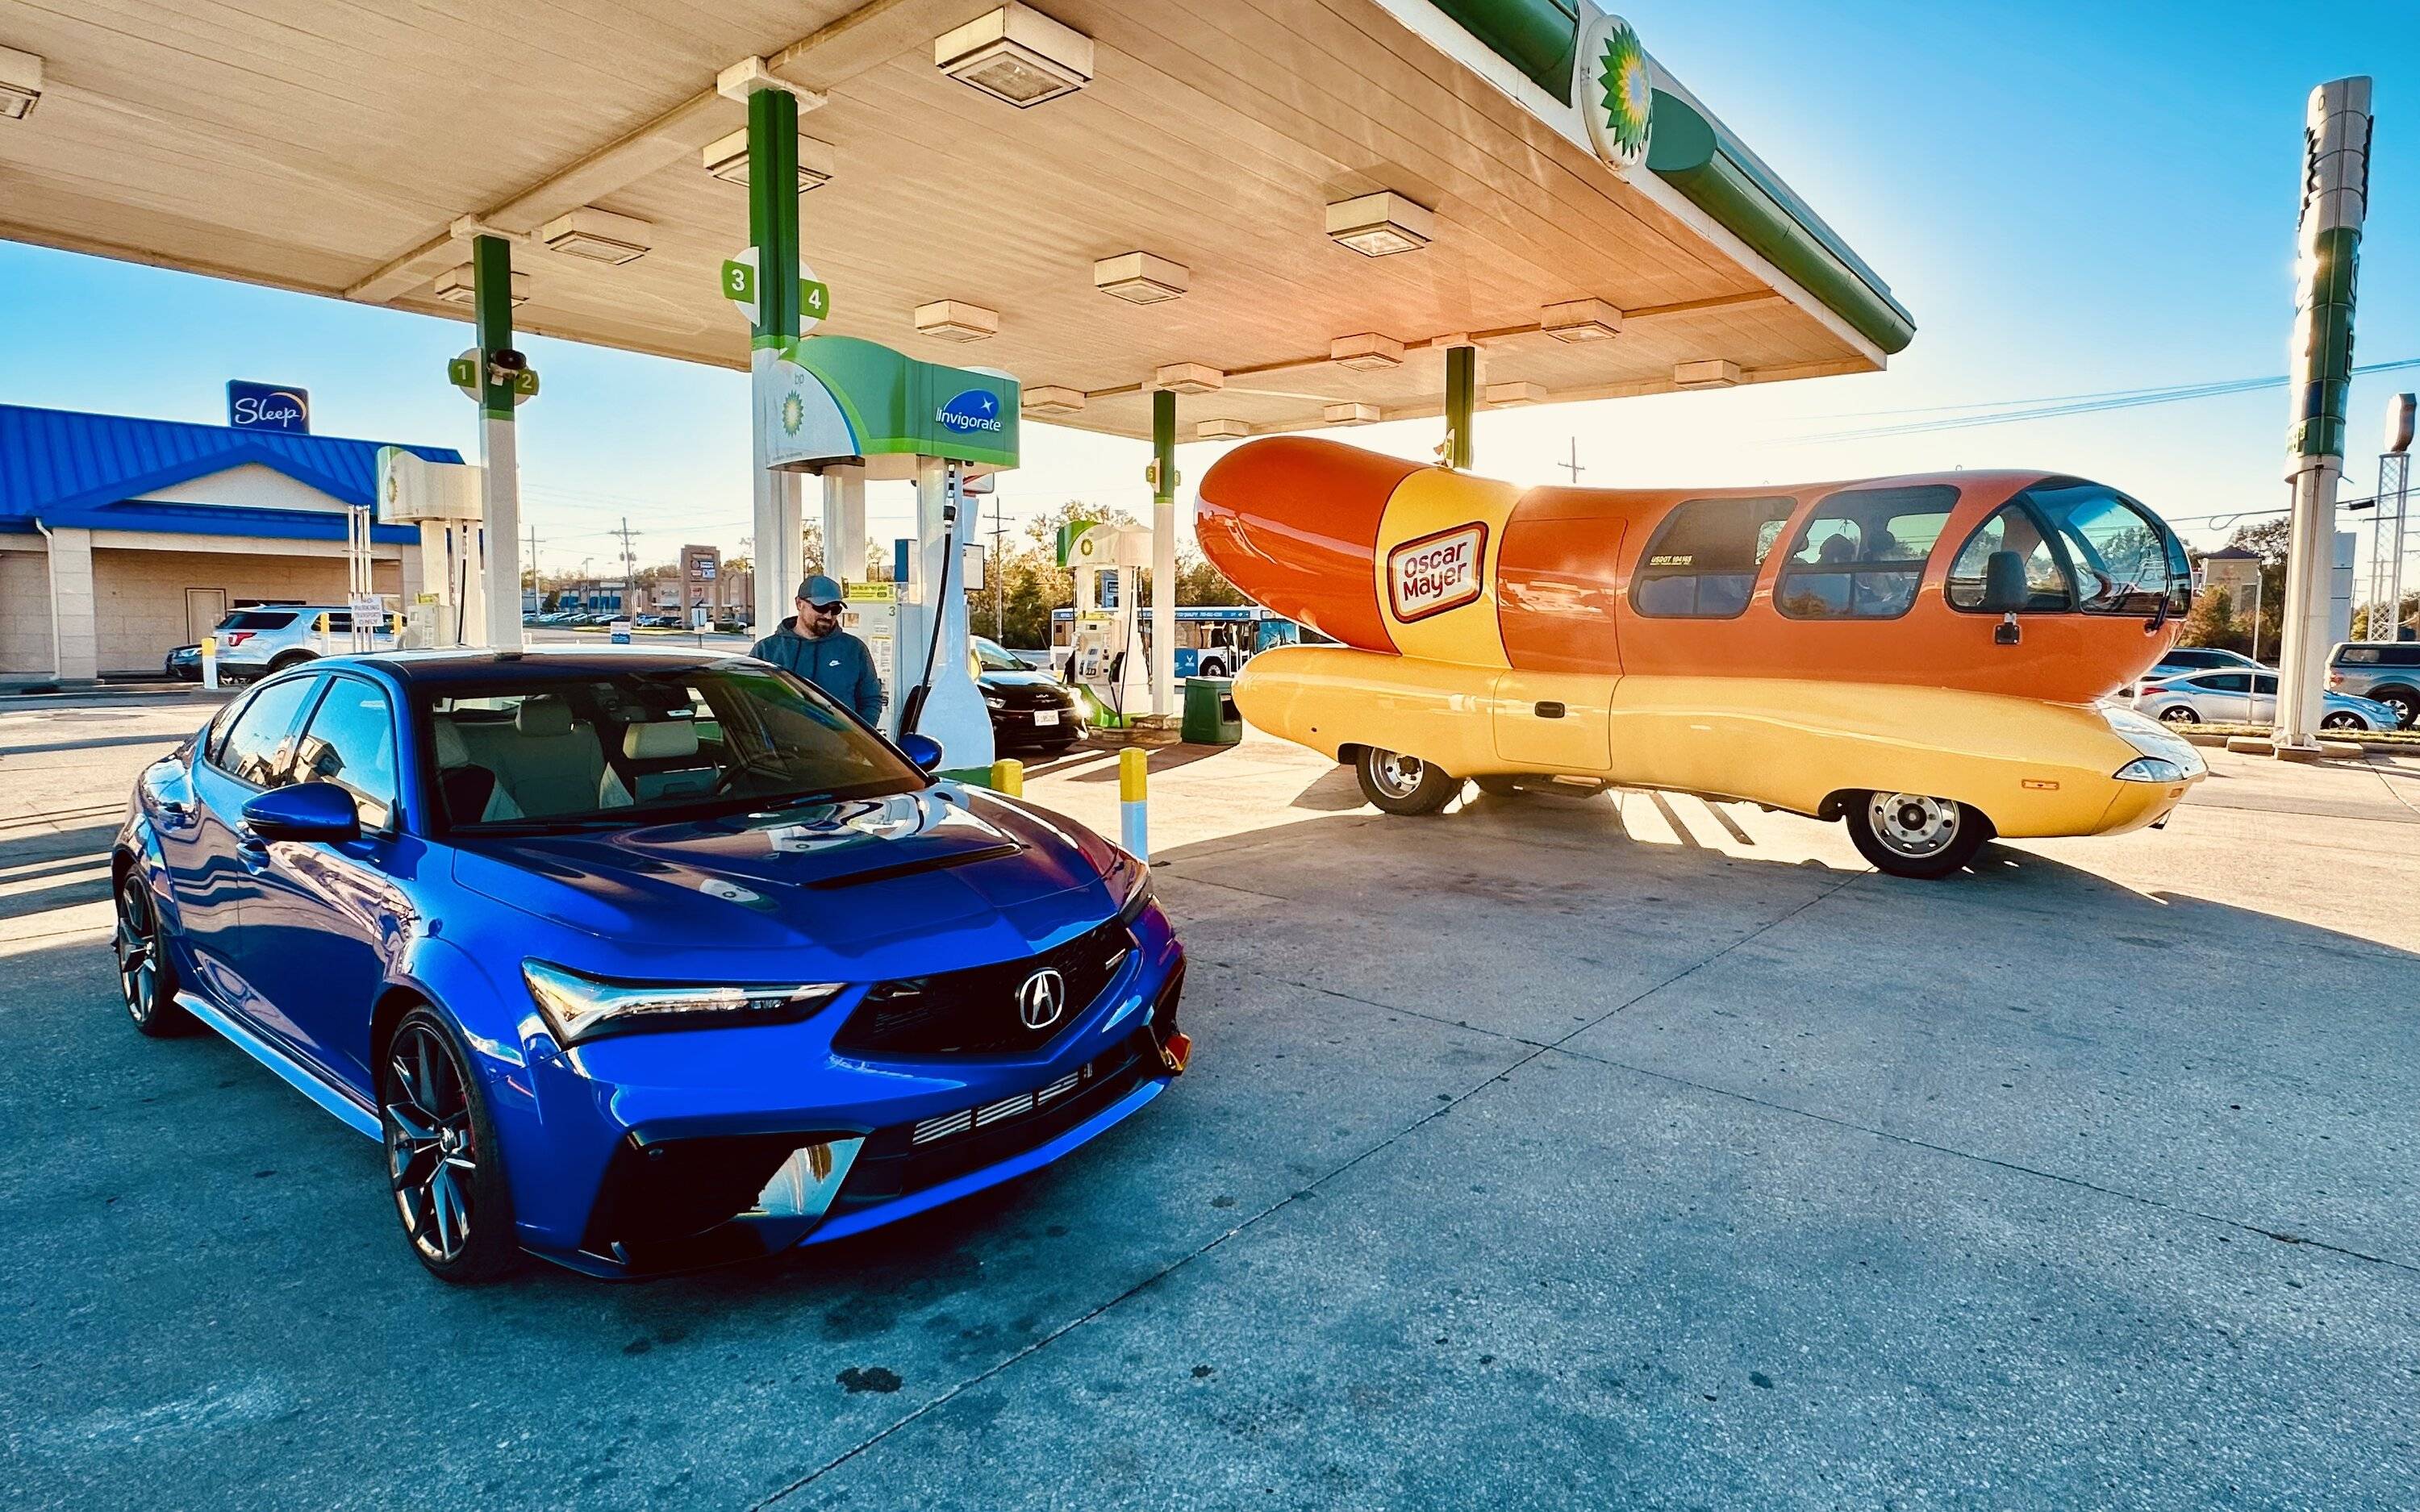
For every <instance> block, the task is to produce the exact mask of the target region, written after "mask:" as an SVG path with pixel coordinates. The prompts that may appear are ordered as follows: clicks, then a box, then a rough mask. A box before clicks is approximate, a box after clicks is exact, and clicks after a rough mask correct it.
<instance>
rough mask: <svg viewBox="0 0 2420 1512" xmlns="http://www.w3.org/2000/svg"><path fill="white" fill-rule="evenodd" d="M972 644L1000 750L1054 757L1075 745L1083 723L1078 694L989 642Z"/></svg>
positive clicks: (978, 684)
mask: <svg viewBox="0 0 2420 1512" xmlns="http://www.w3.org/2000/svg"><path fill="white" fill-rule="evenodd" d="M971 644H972V647H973V656H974V663H975V668H974V672H975V686H976V687H978V688H980V689H981V690H982V691H983V701H984V707H985V709H987V710H989V711H990V712H991V738H992V742H993V744H995V745H997V746H999V747H1000V748H1001V749H1002V750H1008V749H1013V748H1021V747H1039V748H1042V749H1043V750H1045V751H1047V752H1049V753H1050V754H1052V755H1062V754H1064V753H1065V751H1066V750H1067V748H1069V747H1071V746H1073V745H1074V744H1076V742H1077V740H1078V738H1079V737H1081V736H1082V734H1083V733H1084V719H1083V715H1082V713H1081V711H1080V706H1079V705H1078V703H1077V702H1076V692H1075V689H1073V688H1071V687H1067V686H1066V685H1065V684H1064V683H1062V682H1060V681H1059V679H1057V678H1056V677H1053V676H1051V675H1050V674H1049V673H1048V672H1047V671H1040V670H1038V669H1036V668H1034V667H1032V666H1031V665H1029V664H1028V663H1027V662H1026V661H1024V660H1023V659H1022V658H1021V657H1019V656H1017V655H1016V653H1015V652H1013V651H1010V650H1007V649H1006V648H1004V647H1003V646H1001V643H1000V642H999V641H997V640H991V639H990V638H989V637H987V636H980V635H979V636H975V637H973V638H972V641H971Z"/></svg>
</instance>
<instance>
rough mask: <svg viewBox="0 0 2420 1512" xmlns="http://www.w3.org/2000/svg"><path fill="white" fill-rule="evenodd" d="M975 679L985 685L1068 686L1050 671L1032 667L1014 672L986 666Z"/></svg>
mask: <svg viewBox="0 0 2420 1512" xmlns="http://www.w3.org/2000/svg"><path fill="white" fill-rule="evenodd" d="M975 680H976V681H977V682H979V683H981V684H982V685H983V686H984V687H1057V688H1063V687H1065V686H1066V685H1064V684H1063V683H1062V682H1060V681H1059V679H1057V678H1056V677H1053V676H1051V675H1050V674H1049V673H1048V672H1046V671H1040V670H1039V669H1032V668H1029V669H1027V670H1026V671H1014V672H1012V671H1001V670H999V669H997V668H991V667H986V668H985V669H984V672H983V675H982V676H981V677H979V678H977V679H975Z"/></svg>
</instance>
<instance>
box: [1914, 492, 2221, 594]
mask: <svg viewBox="0 0 2420 1512" xmlns="http://www.w3.org/2000/svg"><path fill="white" fill-rule="evenodd" d="M2002 550H2007V551H2015V552H2017V553H2018V554H2020V555H2021V556H2023V557H2024V563H2025V581H2026V583H2027V585H2028V586H2029V587H2030V588H2031V590H2032V596H2031V598H2030V600H2029V601H2028V602H2027V604H2026V609H2028V610H2030V611H2032V612H2036V613H2041V612H2061V611H2065V610H2069V609H2082V610H2084V612H2086V613H2087V614H2141V615H2151V614H2157V613H2159V612H2161V609H2162V608H2163V605H2164V606H2165V609H2166V612H2168V613H2170V614H2182V613H2184V612H2185V611H2186V610H2187V609H2190V608H2192V605H2193V568H2192V566H2191V564H2190V563H2188V562H2187V561H2186V560H2185V554H2184V545H2183V543H2182V542H2180V541H2179V540H2178V539H2177V538H2176V536H2175V535H2174V534H2173V533H2172V532H2169V531H2168V530H2167V528H2166V527H2164V526H2163V525H2162V524H2161V523H2160V522H2159V521H2158V520H2157V519H2156V518H2154V517H2152V516H2151V514H2150V513H2149V511H2148V510H2145V509H2144V508H2143V507H2142V506H2141V505H2139V504H2136V503H2135V502H2134V501H2133V500H2130V499H2128V498H2126V497H2125V496H2124V495H2122V494H2120V493H2118V492H2117V491H2116V490H2114V489H2111V488H2105V487H2103V486H2101V485H2099V484H2097V483H2084V482H2081V481H2078V480H2076V479H2073V478H2054V479H2051V480H2048V481H2046V482H2043V483H2039V484H2036V485H2035V486H2032V487H2031V488H2028V489H2026V490H2025V491H2024V493H2021V494H2019V495H2018V496H2017V497H2016V498H2015V499H2013V500H2010V501H2009V503H2008V504H2006V505H2005V506H2003V507H2002V508H2001V509H2000V510H1999V511H1998V512H1997V513H1996V514H1994V515H1993V516H1992V517H1991V518H1989V519H1987V520H1985V521H1984V522H1983V524H1982V525H1981V527H1980V528H1979V529H1978V530H1977V531H1976V532H1975V533H1974V534H1973V535H1971V536H1969V537H1967V539H1966V544H1965V545H1964V546H1962V547H1961V548H1959V551H1958V560H1957V561H1956V562H1955V563H1952V564H1951V566H1950V569H1949V602H1950V604H1951V606H1952V607H1954V608H1957V609H1966V610H1969V611H1972V612H1978V613H1979V612H1981V611H1982V607H1983V578H1984V570H1985V564H1986V563H1987V562H1988V561H1989V560H1990V558H1991V555H1992V553H1993V552H1994V551H2002Z"/></svg>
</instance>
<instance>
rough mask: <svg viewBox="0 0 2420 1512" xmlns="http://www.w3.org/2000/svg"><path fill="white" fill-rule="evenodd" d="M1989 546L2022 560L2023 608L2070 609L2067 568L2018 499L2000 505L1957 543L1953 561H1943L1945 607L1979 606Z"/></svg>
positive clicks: (2033, 610)
mask: <svg viewBox="0 0 2420 1512" xmlns="http://www.w3.org/2000/svg"><path fill="white" fill-rule="evenodd" d="M1994 551H2014V552H2015V553H2017V555H2019V556H2020V557H2023V558H2024V563H2025V609H2026V611H2027V612H2029V613H2035V614H2041V613H2055V612H2057V611H2058V610H2061V609H2072V608H2074V606H2075V594H2074V592H2073V590H2072V589H2071V586H2070V585H2069V583H2068V580H2067V570H2066V569H2065V568H2064V567H2061V566H2060V565H2059V563H2058V558H2057V557H2055V555H2053V554H2052V552H2051V548H2050V539H2049V537H2048V536H2047V535H2045V534H2044V533H2043V531H2042V526H2041V523H2040V521H2039V520H2037V519H2035V518H2034V517H2033V514H2032V512H2031V511H2029V510H2027V509H2026V508H2025V506H2024V505H2023V504H2003V505H2002V506H2001V507H2000V508H1999V509H1998V510H1996V511H1994V512H1993V515H1992V517H1991V518H1989V519H1987V520H1985V521H1984V522H1983V523H1982V524H1981V525H1979V526H1978V527H1977V528H1976V531H1975V533H1974V534H1972V535H1970V536H1968V537H1966V544H1965V545H1964V546H1962V547H1960V548H1958V560H1956V561H1955V562H1952V563H1950V564H1949V604H1950V607H1951V608H1953V609H1981V608H1982V607H1983V576H1984V573H1985V570H1986V569H1987V568H1988V566H1989V564H1990V563H1991V560H1992V553H1993V552H1994Z"/></svg>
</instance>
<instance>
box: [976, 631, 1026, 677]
mask: <svg viewBox="0 0 2420 1512" xmlns="http://www.w3.org/2000/svg"><path fill="white" fill-rule="evenodd" d="M974 648H975V665H976V666H977V667H978V668H979V669H980V670H982V671H987V672H1023V671H1032V670H1033V669H1032V668H1031V667H1028V666H1026V665H1025V663H1023V662H1021V661H1019V660H1017V659H1016V657H1015V656H1010V655H1009V654H1008V653H1007V652H1005V651H1003V650H1001V647H1000V643H999V642H998V641H994V640H985V639H983V638H982V637H981V636H977V637H976V638H975V641H974Z"/></svg>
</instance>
